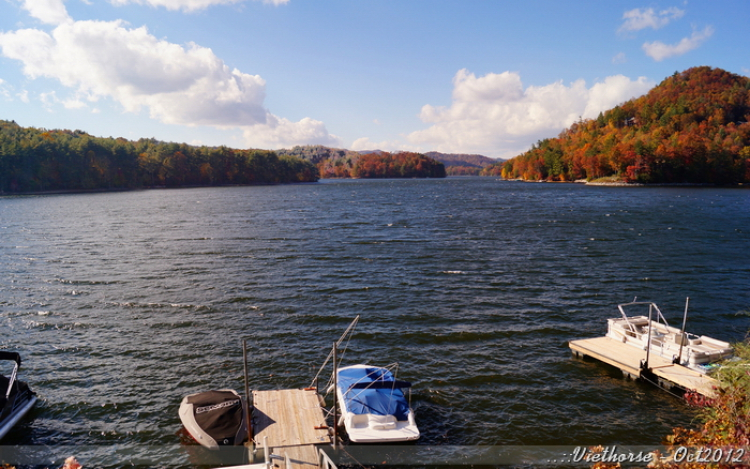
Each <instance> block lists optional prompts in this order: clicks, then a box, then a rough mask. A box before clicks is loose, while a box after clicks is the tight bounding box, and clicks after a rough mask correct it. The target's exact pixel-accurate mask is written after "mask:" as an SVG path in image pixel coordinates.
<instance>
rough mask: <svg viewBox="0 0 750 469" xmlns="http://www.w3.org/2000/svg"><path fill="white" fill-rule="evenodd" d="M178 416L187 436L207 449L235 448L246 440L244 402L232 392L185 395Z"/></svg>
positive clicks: (222, 391)
mask: <svg viewBox="0 0 750 469" xmlns="http://www.w3.org/2000/svg"><path fill="white" fill-rule="evenodd" d="M179 415H180V420H181V421H182V425H183V426H184V427H185V430H187V432H188V433H189V434H190V436H191V437H192V438H193V439H194V440H195V441H197V442H198V443H200V444H201V445H203V446H205V447H207V448H211V449H217V448H218V447H219V446H233V445H234V446H239V445H242V444H243V443H244V442H245V441H246V440H247V435H248V430H247V422H246V418H247V408H246V403H245V401H244V399H242V397H240V395H239V394H238V393H237V392H236V391H234V390H233V389H220V390H217V391H205V392H200V393H196V394H190V395H188V396H185V397H184V398H183V399H182V402H181V403H180V410H179Z"/></svg>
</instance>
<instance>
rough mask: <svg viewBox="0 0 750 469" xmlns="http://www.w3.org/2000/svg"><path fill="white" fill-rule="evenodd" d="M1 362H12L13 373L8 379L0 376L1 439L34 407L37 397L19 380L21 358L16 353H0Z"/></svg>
mask: <svg viewBox="0 0 750 469" xmlns="http://www.w3.org/2000/svg"><path fill="white" fill-rule="evenodd" d="M0 360H2V361H12V362H14V363H13V371H12V372H11V373H10V376H8V377H6V376H4V375H2V374H0V438H2V437H4V436H5V435H6V434H7V433H8V432H9V431H10V429H11V428H13V426H14V425H15V424H16V423H18V421H19V420H21V418H23V416H24V415H26V413H27V412H28V411H29V410H31V408H32V407H34V403H35V402H36V395H35V394H34V392H33V391H32V390H31V389H29V385H28V384H26V383H24V382H23V381H19V380H18V379H17V375H18V369H19V368H20V367H21V356H20V355H19V354H18V353H16V352H5V351H0Z"/></svg>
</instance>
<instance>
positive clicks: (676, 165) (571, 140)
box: [483, 67, 750, 184]
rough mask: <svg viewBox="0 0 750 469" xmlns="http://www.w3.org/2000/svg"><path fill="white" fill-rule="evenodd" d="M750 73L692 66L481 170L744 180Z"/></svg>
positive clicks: (544, 176) (749, 178)
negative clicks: (650, 88) (646, 91)
mask: <svg viewBox="0 0 750 469" xmlns="http://www.w3.org/2000/svg"><path fill="white" fill-rule="evenodd" d="M749 120H750V78H747V77H744V76H740V75H735V74H733V73H729V72H727V71H724V70H721V69H717V68H711V67H695V68H691V69H688V70H686V71H684V72H682V73H677V72H676V73H675V74H674V75H672V76H671V77H668V78H666V79H665V80H664V81H662V82H661V83H660V84H659V85H658V86H656V87H655V88H653V89H652V90H651V91H650V92H649V93H647V94H646V95H644V96H641V97H640V98H636V99H633V100H630V101H628V102H626V103H624V104H621V105H619V106H616V107H615V108H614V109H610V110H609V111H607V112H604V113H602V114H600V115H599V116H598V118H596V119H590V120H581V121H579V122H576V123H575V124H573V125H572V126H571V127H570V128H568V129H565V130H564V131H563V132H562V133H561V134H560V135H559V136H558V137H557V138H549V139H545V140H542V141H540V142H538V143H537V144H535V145H534V146H533V147H532V148H531V149H530V150H529V151H527V152H526V153H523V154H521V155H519V156H517V157H515V158H513V159H510V160H508V161H507V162H504V163H499V164H496V165H492V166H490V167H487V168H485V169H484V170H483V174H486V175H501V176H502V177H504V178H509V179H516V178H520V179H525V180H549V181H573V180H580V179H586V180H589V181H590V180H596V179H600V178H609V180H621V181H626V182H641V183H712V184H737V183H749V182H750V123H748V121H749Z"/></svg>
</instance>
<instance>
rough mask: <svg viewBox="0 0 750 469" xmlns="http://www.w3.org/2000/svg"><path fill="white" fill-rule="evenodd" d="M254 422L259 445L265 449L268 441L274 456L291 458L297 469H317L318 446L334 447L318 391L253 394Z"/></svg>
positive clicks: (254, 433)
mask: <svg viewBox="0 0 750 469" xmlns="http://www.w3.org/2000/svg"><path fill="white" fill-rule="evenodd" d="M252 419H253V439H254V440H255V442H256V444H258V445H262V444H263V440H264V438H266V437H267V438H268V440H267V444H268V447H269V450H270V451H271V453H273V454H276V455H279V456H284V455H288V456H289V458H290V460H291V462H292V467H294V468H300V469H312V468H314V467H317V466H318V452H317V448H316V445H320V444H326V443H328V444H330V443H331V438H330V436H329V434H328V428H327V426H326V421H325V415H324V413H323V408H322V407H321V406H320V402H319V400H318V395H317V393H316V392H315V391H314V390H306V389H282V390H273V391H253V417H252ZM279 464H281V463H280V462H278V461H276V462H275V465H277V466H278V465H279Z"/></svg>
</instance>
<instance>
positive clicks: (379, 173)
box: [318, 151, 446, 179]
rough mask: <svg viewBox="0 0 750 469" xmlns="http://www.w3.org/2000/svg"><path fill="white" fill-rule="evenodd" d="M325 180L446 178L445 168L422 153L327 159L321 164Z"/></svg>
mask: <svg viewBox="0 0 750 469" xmlns="http://www.w3.org/2000/svg"><path fill="white" fill-rule="evenodd" d="M318 173H319V174H320V177H322V178H362V179H366V178H444V177H445V176H446V173H445V165H444V164H443V163H441V162H439V161H437V160H434V159H432V158H429V157H427V156H425V155H423V154H421V153H414V152H399V153H389V152H384V151H383V152H377V153H375V152H373V153H365V154H363V155H359V154H357V155H356V156H352V155H351V153H350V152H347V153H346V154H343V155H340V156H339V157H333V158H330V157H329V158H326V159H324V160H322V161H320V162H319V163H318Z"/></svg>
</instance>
